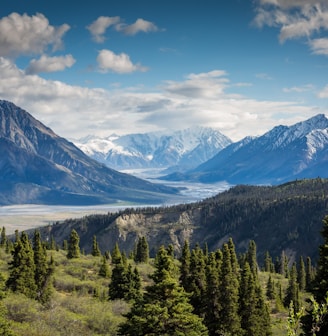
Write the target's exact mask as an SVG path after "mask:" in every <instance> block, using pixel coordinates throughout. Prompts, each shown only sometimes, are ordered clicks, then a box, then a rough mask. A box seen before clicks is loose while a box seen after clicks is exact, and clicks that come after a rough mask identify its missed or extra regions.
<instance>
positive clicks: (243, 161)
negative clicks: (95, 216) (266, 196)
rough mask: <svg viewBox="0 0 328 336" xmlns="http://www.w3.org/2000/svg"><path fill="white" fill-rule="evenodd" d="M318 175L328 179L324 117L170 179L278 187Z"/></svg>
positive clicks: (241, 145) (245, 143)
mask: <svg viewBox="0 0 328 336" xmlns="http://www.w3.org/2000/svg"><path fill="white" fill-rule="evenodd" d="M318 176H320V177H327V176H328V119H327V118H326V117H325V115H323V114H319V115H316V116H314V117H313V118H310V119H308V120H306V121H303V122H299V123H297V124H295V125H293V126H290V127H287V126H277V127H275V128H273V129H272V130H271V131H269V132H267V133H265V134H264V135H262V136H260V137H253V138H252V137H247V138H245V139H243V140H241V141H239V142H237V143H233V144H231V145H230V146H228V147H226V148H225V149H223V150H222V151H221V152H219V153H218V154H217V155H216V156H214V157H213V158H212V159H210V160H209V161H207V162H205V163H203V164H201V165H200V166H198V167H197V168H196V169H194V170H191V171H189V172H188V173H186V174H172V175H169V176H166V179H169V180H192V181H201V182H206V183H208V182H216V181H223V180H225V181H227V182H229V183H232V184H238V183H245V184H277V183H281V182H285V181H290V180H293V179H296V178H314V177H318Z"/></svg>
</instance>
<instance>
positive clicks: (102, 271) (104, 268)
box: [98, 256, 110, 278]
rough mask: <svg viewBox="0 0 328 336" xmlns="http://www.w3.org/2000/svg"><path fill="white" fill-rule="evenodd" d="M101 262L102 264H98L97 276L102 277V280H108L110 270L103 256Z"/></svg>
mask: <svg viewBox="0 0 328 336" xmlns="http://www.w3.org/2000/svg"><path fill="white" fill-rule="evenodd" d="M101 260H102V262H101V264H100V268H99V272H98V275H99V276H101V277H103V278H109V277H110V269H109V264H108V260H107V259H106V257H105V256H103V257H102V259H101Z"/></svg>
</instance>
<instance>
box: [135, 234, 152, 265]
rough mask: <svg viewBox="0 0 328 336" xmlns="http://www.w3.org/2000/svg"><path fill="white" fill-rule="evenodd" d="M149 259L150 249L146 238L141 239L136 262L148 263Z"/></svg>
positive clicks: (138, 244)
mask: <svg viewBox="0 0 328 336" xmlns="http://www.w3.org/2000/svg"><path fill="white" fill-rule="evenodd" d="M148 259H149V247H148V243H147V240H146V238H145V237H141V238H140V237H139V239H138V243H137V248H136V252H135V256H134V261H135V262H137V263H147V262H148Z"/></svg>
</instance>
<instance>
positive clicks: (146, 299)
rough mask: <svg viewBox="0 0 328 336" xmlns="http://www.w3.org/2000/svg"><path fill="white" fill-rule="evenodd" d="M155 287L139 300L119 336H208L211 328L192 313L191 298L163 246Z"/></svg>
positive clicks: (154, 282)
mask: <svg viewBox="0 0 328 336" xmlns="http://www.w3.org/2000/svg"><path fill="white" fill-rule="evenodd" d="M155 268H156V269H155V272H154V273H153V274H152V275H151V279H152V280H153V285H151V286H148V287H147V288H146V293H145V294H144V296H143V298H142V299H140V300H137V301H136V302H135V304H134V305H133V306H132V309H131V312H130V313H128V314H127V315H126V317H127V320H126V322H125V323H123V324H121V326H120V328H119V335H125V336H128V335H131V336H132V335H133V336H145V335H163V336H178V335H179V336H183V335H186V336H187V335H188V336H205V335H208V332H207V328H206V327H205V326H204V324H203V323H202V319H201V318H200V317H198V316H197V315H195V314H193V313H192V310H193V308H192V306H191V305H190V303H189V301H188V295H187V294H186V292H185V291H184V289H183V287H181V286H180V285H179V282H178V280H177V278H176V270H175V266H174V263H173V259H172V258H171V257H170V256H169V255H168V252H167V251H166V249H165V248H164V247H161V248H160V249H159V251H158V253H157V256H156V259H155Z"/></svg>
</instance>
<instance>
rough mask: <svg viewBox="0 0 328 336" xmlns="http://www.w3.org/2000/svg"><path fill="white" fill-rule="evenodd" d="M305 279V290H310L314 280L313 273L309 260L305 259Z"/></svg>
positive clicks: (308, 258)
mask: <svg viewBox="0 0 328 336" xmlns="http://www.w3.org/2000/svg"><path fill="white" fill-rule="evenodd" d="M305 273H306V274H305V278H306V289H307V290H311V287H312V283H313V280H314V272H313V267H312V262H311V258H310V257H307V258H306V270H305Z"/></svg>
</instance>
